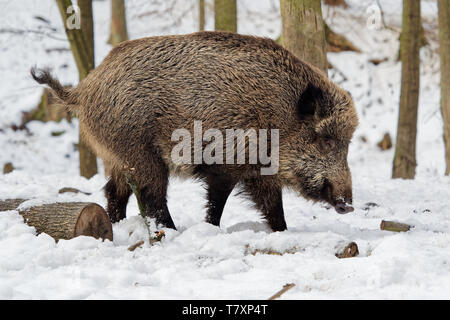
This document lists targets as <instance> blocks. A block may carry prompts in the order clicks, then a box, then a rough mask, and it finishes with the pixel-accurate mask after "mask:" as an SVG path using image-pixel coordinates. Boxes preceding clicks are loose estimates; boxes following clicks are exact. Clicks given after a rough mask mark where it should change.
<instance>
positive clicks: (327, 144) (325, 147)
mask: <svg viewBox="0 0 450 320" xmlns="http://www.w3.org/2000/svg"><path fill="white" fill-rule="evenodd" d="M335 146H336V141H334V140H333V139H332V138H329V137H326V138H323V139H321V141H320V148H321V149H322V151H323V152H330V151H331V150H333V149H334V147H335Z"/></svg>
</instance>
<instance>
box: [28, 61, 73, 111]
mask: <svg viewBox="0 0 450 320" xmlns="http://www.w3.org/2000/svg"><path fill="white" fill-rule="evenodd" d="M30 73H31V76H32V77H33V79H34V80H35V81H36V82H37V83H39V84H46V85H48V86H49V87H50V89H52V91H53V93H55V95H56V98H57V99H58V100H59V102H60V103H61V104H62V105H64V106H65V107H66V109H67V110H68V111H74V109H76V107H77V99H76V97H75V96H74V95H73V93H72V92H71V89H67V88H64V86H63V85H62V84H61V82H59V81H58V79H56V78H54V77H53V76H52V75H51V73H50V71H48V70H46V69H36V68H35V67H33V68H31V70H30Z"/></svg>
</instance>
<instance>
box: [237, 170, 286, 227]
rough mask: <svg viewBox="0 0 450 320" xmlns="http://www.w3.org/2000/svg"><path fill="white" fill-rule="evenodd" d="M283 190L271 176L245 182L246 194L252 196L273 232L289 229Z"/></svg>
mask: <svg viewBox="0 0 450 320" xmlns="http://www.w3.org/2000/svg"><path fill="white" fill-rule="evenodd" d="M281 190H282V187H281V185H280V184H279V183H278V181H277V180H276V179H274V178H273V177H270V176H260V177H255V178H250V179H246V180H245V181H244V192H245V193H247V194H249V195H250V197H251V198H252V200H253V201H254V202H255V204H256V207H257V209H259V210H261V212H262V214H263V216H264V218H265V219H266V220H267V223H268V224H269V226H270V227H271V228H272V230H273V231H284V230H286V229H287V227H286V221H285V220H284V211H283V201H282V191H281Z"/></svg>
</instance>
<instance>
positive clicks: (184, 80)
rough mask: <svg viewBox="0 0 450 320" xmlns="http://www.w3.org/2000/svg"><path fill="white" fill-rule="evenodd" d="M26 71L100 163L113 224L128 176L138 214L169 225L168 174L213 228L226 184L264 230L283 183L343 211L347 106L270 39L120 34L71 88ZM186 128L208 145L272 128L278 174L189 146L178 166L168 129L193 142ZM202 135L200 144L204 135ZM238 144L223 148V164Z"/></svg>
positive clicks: (347, 100) (352, 115)
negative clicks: (76, 124)
mask: <svg viewBox="0 0 450 320" xmlns="http://www.w3.org/2000/svg"><path fill="white" fill-rule="evenodd" d="M31 73H32V76H33V78H34V79H35V80H36V81H37V82H38V83H40V84H47V85H48V86H49V87H50V88H51V89H53V91H54V93H55V95H56V96H57V97H58V98H59V100H60V103H61V104H64V105H65V106H66V107H67V108H68V109H69V110H74V111H76V112H77V114H78V117H79V121H80V123H82V124H83V126H82V128H83V130H82V131H83V132H82V135H83V136H84V137H85V138H86V141H88V142H89V144H90V145H91V147H92V148H93V149H94V150H95V152H96V153H97V154H98V156H100V157H102V158H103V159H104V161H105V162H106V163H107V164H108V167H109V169H110V178H109V181H108V183H107V184H106V186H105V195H106V198H107V201H108V204H107V212H108V214H109V216H110V219H111V221H112V222H115V221H119V220H120V219H123V218H125V217H126V205H127V202H128V198H129V196H130V195H131V193H132V191H131V188H130V186H129V184H128V183H127V178H130V177H129V175H130V174H131V175H132V179H133V181H134V183H135V184H136V185H137V187H138V188H139V190H140V193H141V201H142V203H143V204H144V210H145V214H146V215H147V216H149V217H151V218H155V219H156V222H157V223H158V224H162V225H163V226H165V227H169V228H175V225H174V223H173V221H172V218H171V216H170V214H169V210H168V208H167V200H166V193H167V186H168V182H169V175H180V176H188V177H194V178H198V179H201V180H202V181H203V182H204V183H205V185H206V189H207V200H208V204H207V216H206V221H208V222H210V223H212V224H214V225H219V224H220V218H221V216H222V212H223V209H224V206H225V202H226V201H227V198H228V196H229V195H230V193H231V191H232V190H233V189H234V187H235V186H236V185H239V186H240V187H241V188H242V190H243V193H245V194H247V195H248V196H249V197H250V198H251V199H252V200H253V202H254V203H255V205H256V208H257V209H259V210H260V211H261V212H262V214H263V217H264V218H265V219H266V220H267V222H268V224H269V225H270V227H271V228H272V230H274V231H282V230H285V229H286V222H285V218H284V211H283V205H282V189H283V187H287V188H291V189H293V190H295V191H297V192H298V193H299V194H300V195H302V196H303V197H304V198H306V199H310V200H312V201H322V202H327V203H329V204H331V205H332V206H333V207H334V208H335V209H336V211H337V212H338V213H347V212H350V211H353V208H352V207H351V206H350V204H351V203H352V179H351V173H350V169H349V166H348V163H347V154H348V146H349V143H350V140H351V138H352V135H353V132H354V130H355V128H356V127H357V124H358V118H357V113H356V111H355V107H354V104H353V101H352V99H351V97H350V96H349V94H348V93H347V92H346V91H345V90H342V89H340V88H339V87H338V86H337V85H336V84H334V83H333V82H331V81H330V80H329V79H328V78H327V77H326V76H325V75H324V74H323V73H322V72H321V71H320V70H318V69H317V68H315V67H313V66H311V65H310V64H308V63H306V62H304V61H301V60H300V59H298V58H297V57H295V56H294V55H293V54H291V53H290V52H289V51H287V50H286V49H284V48H283V47H282V46H280V45H278V44H277V43H275V42H274V41H272V40H270V39H266V38H259V37H254V36H246V35H239V34H234V33H226V32H198V33H193V34H188V35H179V36H160V37H149V38H143V39H137V40H132V41H125V42H123V43H121V44H119V45H118V46H116V47H115V48H114V49H112V50H111V52H110V53H109V54H108V56H107V57H106V58H105V60H104V61H103V62H102V63H101V64H100V65H99V66H98V67H97V68H96V69H95V70H93V71H92V72H91V73H89V75H88V76H87V77H86V78H85V79H83V80H82V81H81V82H80V83H79V84H78V86H76V87H73V88H64V87H63V86H62V85H61V84H60V83H59V81H58V80H56V79H55V78H54V77H53V76H52V75H51V74H50V73H49V72H48V71H46V70H36V69H32V71H31ZM196 126H197V131H198V130H200V133H201V134H202V135H205V134H206V135H208V133H211V132H213V133H215V134H213V136H214V139H212V138H211V137H210V136H211V134H210V135H209V138H208V139H209V140H210V141H214V143H216V145H215V146H216V147H219V146H221V145H222V146H223V143H219V142H220V141H218V140H220V134H221V133H222V134H223V136H226V133H228V132H229V131H230V130H233V129H240V130H242V131H244V135H247V133H249V132H250V133H254V132H260V133H264V132H265V131H264V130H267V131H270V132H269V133H270V134H266V137H267V140H269V136H270V137H271V140H270V141H269V142H268V145H269V149H270V151H269V152H268V154H269V155H268V156H269V157H270V160H271V161H273V162H276V163H275V165H274V163H271V164H270V165H271V166H273V165H274V166H273V167H275V168H276V170H274V171H273V172H272V174H262V169H263V168H265V167H266V165H267V164H268V163H267V161H266V162H264V163H263V161H261V160H262V157H259V158H258V159H257V160H256V162H255V161H254V160H255V159H253V162H251V161H246V162H245V163H242V162H241V163H233V161H231V162H229V161H215V162H213V163H211V161H209V162H207V161H202V159H201V156H202V153H201V152H200V159H199V158H198V154H195V152H196V151H195V150H194V149H195V146H196V143H197V149H198V147H199V146H198V141H197V142H195V141H194V142H193V144H194V147H191V146H192V145H191V144H189V145H188V147H187V149H183V159H184V160H186V161H183V162H180V161H178V160H177V161H175V160H174V159H173V156H174V152H173V151H174V148H175V147H176V146H177V144H178V143H179V142H180V141H179V138H180V134H175V135H174V133H175V132H178V133H180V130H184V131H181V133H188V138H189V136H190V138H191V139H192V136H195V135H196V132H195V127H196ZM177 130H178V131H177ZM211 130H215V131H211ZM218 134H219V135H218ZM174 136H175V137H174ZM181 136H182V135H181ZM250 136H251V134H249V135H247V138H248V139H246V140H245V143H244V147H243V149H242V148H241V149H240V150H241V151H242V150H243V152H244V153H245V154H246V157H247V156H248V158H250V154H251V152H252V151H254V150H251V148H250V146H251V144H250V142H249V141H250ZM218 137H219V138H218ZM234 138H236V140H237V137H234ZM234 138H233V137H232V138H231V139H233V142H232V144H234V146H237V143H235V141H234ZM272 138H276V139H272ZM201 139H202V140H201V141H200V145H201V146H200V147H201V148H203V147H205V146H206V145H207V144H206V142H207V140H208V139H205V137H204V136H203V137H202V138H201ZM227 139H228V140H227V141H225V144H227V143H229V142H230V141H229V139H230V138H228V137H227ZM244 139H245V137H244ZM194 140H195V139H194ZM263 140H264V139H263ZM190 142H191V141H189V143H190ZM260 142H261V140H260ZM227 145H228V144H227ZM210 149H211V148H210ZM202 150H203V149H202ZM210 151H211V150H210ZM238 151H239V148H236V149H235V150H234V151H232V153H231V158H232V160H233V159H234V157H235V156H239V155H238V154H237V153H238ZM217 152H218V150H217V148H216V149H214V151H213V152H212V153H211V156H213V157H216V156H217ZM193 158H194V161H192V159H193ZM220 158H222V155H219V159H220ZM227 160H230V159H228V158H227Z"/></svg>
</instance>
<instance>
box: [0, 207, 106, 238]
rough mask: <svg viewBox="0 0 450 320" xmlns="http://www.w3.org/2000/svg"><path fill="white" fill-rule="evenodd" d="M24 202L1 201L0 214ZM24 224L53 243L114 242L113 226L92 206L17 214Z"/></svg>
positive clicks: (29, 211)
mask: <svg viewBox="0 0 450 320" xmlns="http://www.w3.org/2000/svg"><path fill="white" fill-rule="evenodd" d="M23 201H25V200H22V199H11V200H5V201H0V211H6V210H16V209H17V207H18V206H19V205H20V204H21V203H22V202H23ZM19 214H20V215H21V216H22V217H23V219H24V221H25V222H26V224H28V225H29V226H32V227H34V228H36V232H37V233H38V234H40V233H46V234H48V235H49V236H51V237H52V238H54V239H55V240H57V241H58V240H59V239H65V240H69V239H72V238H75V237H77V236H90V237H94V238H96V239H98V238H101V239H103V240H104V239H108V240H111V241H112V239H113V233H112V225H111V222H110V220H109V218H108V215H107V214H106V212H105V210H104V209H103V208H102V207H101V206H99V205H98V204H95V203H85V202H65V203H51V204H44V205H41V206H36V207H32V208H30V209H27V210H20V211H19Z"/></svg>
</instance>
